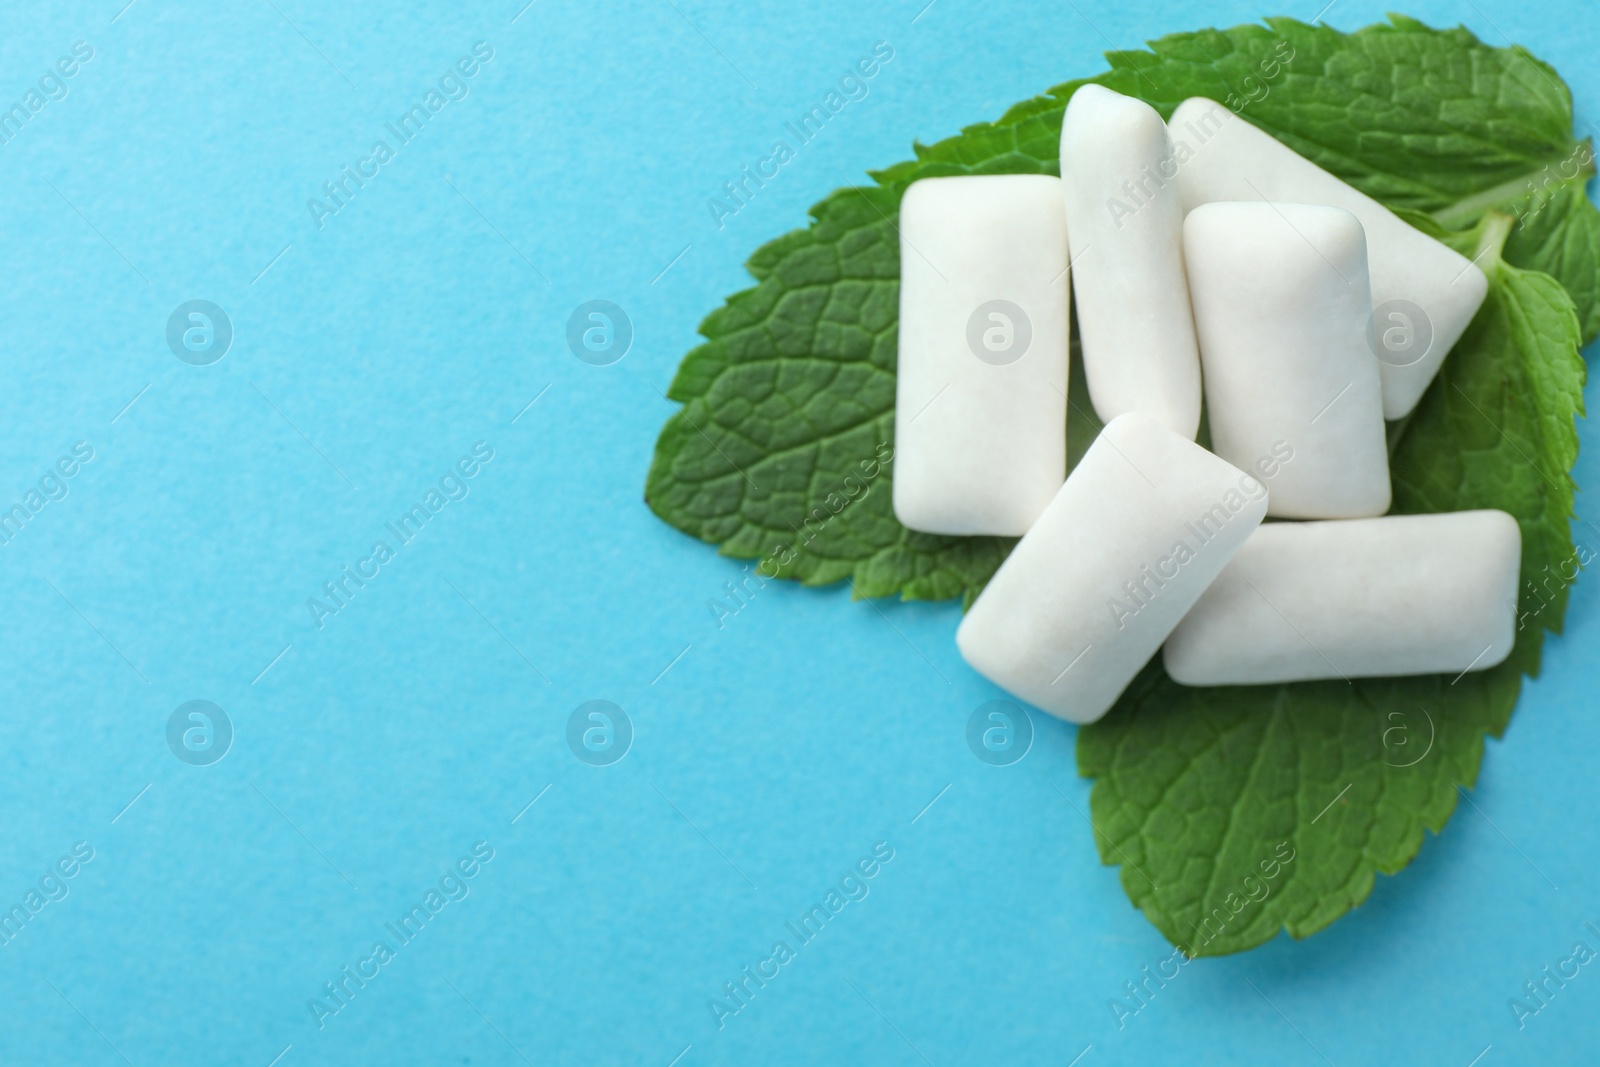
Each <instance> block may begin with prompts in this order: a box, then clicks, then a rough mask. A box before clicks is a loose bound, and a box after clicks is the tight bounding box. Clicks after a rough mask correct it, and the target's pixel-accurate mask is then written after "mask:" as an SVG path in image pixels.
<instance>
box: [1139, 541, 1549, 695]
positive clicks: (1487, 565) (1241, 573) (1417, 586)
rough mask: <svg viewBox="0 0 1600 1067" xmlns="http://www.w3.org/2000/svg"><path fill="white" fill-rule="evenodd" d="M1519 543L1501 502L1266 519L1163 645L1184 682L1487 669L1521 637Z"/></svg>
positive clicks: (1174, 672)
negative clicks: (1497, 505) (1497, 506)
mask: <svg viewBox="0 0 1600 1067" xmlns="http://www.w3.org/2000/svg"><path fill="white" fill-rule="evenodd" d="M1521 555H1522V535H1521V531H1520V530H1519V529H1518V527H1517V523H1516V520H1515V519H1513V518H1512V517H1511V516H1510V515H1508V514H1506V513H1505V512H1503V511H1461V512H1454V513H1444V514H1434V515H1395V516H1388V517H1385V518H1379V519H1350V520H1343V521H1334V522H1279V523H1269V524H1267V525H1265V526H1262V527H1261V528H1260V529H1258V530H1256V532H1255V533H1254V534H1252V535H1251V537H1250V539H1249V540H1248V541H1247V542H1245V545H1244V547H1243V548H1241V549H1240V550H1239V552H1238V554H1237V555H1235V556H1234V557H1233V561H1232V562H1231V563H1229V564H1228V566H1227V569H1225V570H1224V571H1223V572H1222V574H1221V575H1220V576H1219V577H1218V578H1217V580H1216V582H1214V583H1213V584H1212V586H1211V587H1210V588H1209V589H1207V590H1206V592H1205V595H1204V596H1202V597H1201V598H1200V600H1199V602H1198V603H1197V604H1196V605H1195V607H1194V610H1193V611H1191V612H1190V613H1189V614H1188V615H1187V616H1186V617H1185V618H1184V620H1183V622H1182V623H1180V624H1179V625H1178V627H1177V629H1176V630H1174V631H1173V633H1172V636H1171V638H1170V639H1169V640H1168V641H1167V644H1166V648H1165V649H1164V650H1163V653H1162V657H1163V660H1164V662H1165V663H1166V668H1167V673H1168V674H1170V675H1171V676H1172V677H1173V679H1174V680H1175V681H1178V682H1181V683H1183V684H1184V685H1259V684H1265V683H1268V682H1298V681H1311V680H1314V679H1319V678H1345V679H1350V678H1363V677H1381V676H1389V675H1403V674H1440V673H1445V674H1451V675H1459V674H1464V673H1466V672H1467V671H1478V670H1486V669H1487V668H1489V667H1493V666H1495V665H1496V664H1498V663H1500V662H1501V661H1502V660H1504V659H1505V658H1506V656H1507V655H1509V654H1510V652H1511V646H1512V643H1513V641H1514V640H1515V638H1516V625H1515V624H1516V613H1517V583H1518V568H1519V564H1520V561H1521Z"/></svg>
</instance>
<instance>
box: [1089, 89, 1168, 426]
mask: <svg viewBox="0 0 1600 1067" xmlns="http://www.w3.org/2000/svg"><path fill="white" fill-rule="evenodd" d="M1177 178H1178V169H1177V162H1176V160H1174V159H1173V156H1172V147H1171V144H1170V142H1169V141H1168V139H1167V127H1166V124H1165V123H1163V122H1162V121H1161V116H1160V115H1158V114H1156V111H1155V109H1154V108H1152V107H1151V106H1150V105H1149V104H1146V103H1144V102H1143V101H1142V100H1135V99H1133V98H1132V97H1129V96H1123V95H1122V94H1121V93H1115V92H1112V91H1111V90H1110V89H1105V88H1102V87H1101V86H1098V85H1084V86H1082V87H1080V88H1079V89H1078V90H1077V92H1075V93H1073V94H1072V99H1071V100H1069V101H1068V102H1067V113H1066V117H1065V119H1064V120H1063V121H1062V124H1061V187H1062V191H1063V192H1064V193H1065V194H1066V203H1067V237H1068V240H1069V241H1070V242H1071V244H1072V287H1073V292H1074V295H1075V297H1076V299H1077V302H1078V334H1079V338H1080V340H1081V341H1082V344H1083V369H1084V374H1085V376H1086V377H1087V378H1088V380H1089V398H1090V400H1092V401H1093V402H1094V410H1095V412H1096V414H1098V415H1099V416H1100V418H1101V420H1102V421H1104V422H1109V421H1111V420H1112V419H1114V418H1116V417H1117V416H1118V415H1121V414H1123V413H1124V412H1128V411H1140V412H1143V413H1144V414H1146V415H1149V416H1150V417H1151V418H1153V419H1155V420H1156V421H1157V422H1159V423H1161V424H1162V425H1164V426H1166V427H1167V428H1168V429H1169V430H1172V431H1173V432H1174V433H1178V434H1182V435H1183V436H1184V437H1187V438H1189V440H1191V441H1192V440H1194V435H1195V431H1196V430H1197V429H1198V428H1199V426H1200V356H1199V352H1198V351H1197V349H1196V345H1195V337H1194V321H1193V319H1192V317H1191V315H1190V311H1189V287H1188V283H1187V282H1186V281H1185V279H1184V267H1183V248H1182V238H1183V202H1182V199H1181V198H1180V196H1179V193H1178V180H1177Z"/></svg>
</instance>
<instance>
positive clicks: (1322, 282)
mask: <svg viewBox="0 0 1600 1067" xmlns="http://www.w3.org/2000/svg"><path fill="white" fill-rule="evenodd" d="M1183 234H1184V252H1185V255H1186V257H1187V259H1188V264H1189V289H1190V292H1191V293H1192V295H1193V298H1194V316H1195V325H1196V327H1197V329H1198V331H1199V334H1200V361H1201V364H1202V365H1203V366H1204V368H1205V393H1206V411H1207V414H1208V416H1209V419H1210V427H1211V445H1212V449H1213V450H1214V451H1215V452H1216V453H1217V455H1219V456H1221V457H1222V458H1223V459H1225V460H1227V461H1228V462H1230V463H1233V464H1235V465H1237V466H1241V467H1249V466H1250V465H1251V464H1252V463H1253V462H1254V461H1255V460H1256V459H1257V458H1258V457H1260V456H1263V455H1268V454H1272V455H1275V456H1276V457H1278V458H1279V459H1280V460H1281V461H1282V462H1281V466H1279V467H1278V469H1277V470H1276V472H1274V473H1273V475H1272V477H1271V478H1270V480H1269V482H1268V485H1269V486H1270V488H1271V490H1272V506H1271V507H1270V508H1269V509H1268V511H1267V514H1269V515H1275V516H1279V517H1283V518H1295V519H1348V518H1361V517H1365V516H1370V515H1382V514H1383V513H1384V512H1385V511H1387V510H1389V452H1388V446H1387V442H1386V440H1385V437H1384V426H1383V396H1382V391H1381V387H1380V385H1379V380H1378V360H1377V358H1376V357H1375V356H1374V355H1373V354H1372V352H1371V351H1370V350H1369V349H1368V348H1367V343H1366V324H1367V319H1368V316H1369V314H1370V311H1371V306H1372V298H1371V296H1370V290H1369V289H1368V286H1367V246H1366V241H1365V239H1364V238H1363V236H1362V230H1361V223H1360V222H1358V221H1356V217H1355V216H1354V215H1352V214H1350V212H1348V211H1344V210H1342V209H1340V208H1335V207H1322V206H1319V205H1312V204H1269V203H1261V202H1259V201H1257V202H1253V203H1213V204H1202V205H1201V206H1200V207H1197V208H1195V209H1194V211H1192V212H1190V213H1189V217H1188V218H1187V219H1186V220H1184V224H1183ZM1261 473H1263V475H1265V473H1266V472H1265V471H1262V472H1261Z"/></svg>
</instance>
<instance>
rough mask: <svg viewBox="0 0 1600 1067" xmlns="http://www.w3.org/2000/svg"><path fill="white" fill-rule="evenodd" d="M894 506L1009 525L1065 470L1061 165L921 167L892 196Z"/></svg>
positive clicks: (1045, 498) (947, 519) (1025, 520)
mask: <svg viewBox="0 0 1600 1067" xmlns="http://www.w3.org/2000/svg"><path fill="white" fill-rule="evenodd" d="M900 236H901V241H900V327H899V329H900V340H899V343H900V351H899V367H898V374H897V378H896V384H895V463H894V483H893V484H894V492H893V497H894V511H895V516H896V517H897V518H898V519H899V520H900V522H901V523H903V524H904V525H906V526H908V527H910V528H911V529H913V530H921V531H924V532H927V533H939V534H968V535H971V534H994V535H1003V536H1017V535H1020V534H1023V533H1025V532H1027V530H1028V527H1029V526H1030V525H1032V523H1033V520H1034V519H1035V518H1037V517H1038V515H1039V513H1040V512H1041V511H1043V510H1044V508H1045V505H1046V504H1048V503H1049V502H1050V499H1051V498H1052V497H1053V496H1054V495H1055V492H1056V490H1057V489H1059V488H1060V487H1061V483H1062V480H1063V479H1064V478H1065V477H1066V469H1067V455H1066V431H1065V426H1066V411H1067V307H1068V292H1069V283H1070V280H1069V278H1068V276H1067V232H1066V212H1065V209H1064V207H1063V205H1062V193H1061V179H1059V178H1054V177H1050V176H1047V175H1038V174H1005V175H979V176H962V177H951V178H927V179H924V180H922V181H919V182H915V183H913V184H912V185H911V187H910V188H909V189H907V190H906V194H905V197H904V198H903V200H902V202H901V205H900Z"/></svg>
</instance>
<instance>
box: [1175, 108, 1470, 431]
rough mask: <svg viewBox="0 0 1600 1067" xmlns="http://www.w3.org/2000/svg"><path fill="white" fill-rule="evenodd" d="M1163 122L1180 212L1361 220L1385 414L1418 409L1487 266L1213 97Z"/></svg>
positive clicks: (1464, 321) (1459, 330)
mask: <svg viewBox="0 0 1600 1067" xmlns="http://www.w3.org/2000/svg"><path fill="white" fill-rule="evenodd" d="M1168 129H1169V130H1170V131H1171V136H1172V140H1173V150H1174V152H1175V154H1176V157H1177V160H1178V187H1179V191H1180V192H1181V193H1182V196H1183V207H1184V210H1185V211H1193V210H1194V209H1195V208H1196V207H1198V206H1199V205H1201V204H1206V203H1211V202H1214V201H1219V200H1275V201H1285V202H1290V203H1301V204H1326V205H1329V206H1331V207H1340V208H1344V209H1345V210H1346V211H1348V212H1350V213H1351V214H1352V215H1354V216H1355V217H1356V218H1358V219H1360V220H1361V225H1362V227H1363V228H1364V229H1365V230H1366V235H1367V254H1368V257H1369V269H1370V273H1371V278H1372V302H1373V305H1374V306H1373V320H1372V321H1373V328H1372V333H1371V344H1372V348H1373V350H1374V354H1375V355H1377V357H1378V358H1379V360H1380V365H1379V373H1380V376H1381V378H1382V381H1383V417H1384V418H1386V419H1398V418H1401V417H1402V416H1404V415H1406V414H1407V413H1409V412H1410V411H1411V409H1412V408H1414V407H1416V405H1417V401H1418V400H1419V399H1420V398H1421V396H1422V393H1423V390H1425V389H1426V388H1427V387H1428V383H1429V382H1431V381H1432V380H1433V376H1434V374H1435V373H1437V372H1438V370H1439V365H1440V364H1441V363H1443V362H1444V357H1445V355H1446V354H1448V353H1449V351H1450V348H1451V346H1453V345H1454V344H1455V343H1456V341H1457V340H1459V339H1460V337H1461V334H1462V332H1463V331H1464V330H1466V328H1467V325H1468V323H1470V322H1471V321H1472V317H1473V315H1475V314H1477V311H1478V308H1479V306H1480V305H1482V303H1483V300H1484V296H1485V295H1486V294H1487V293H1488V291H1489V280H1488V279H1487V278H1486V277H1484V274H1483V271H1481V270H1479V269H1478V268H1477V267H1476V266H1475V265H1473V263H1472V262H1471V261H1470V260H1468V259H1467V258H1466V257H1465V256H1463V255H1461V254H1460V253H1458V252H1456V251H1455V250H1453V249H1451V248H1447V247H1445V246H1444V245H1443V244H1441V243H1440V242H1438V241H1436V240H1434V239H1433V238H1432V237H1429V236H1428V235H1427V234H1425V233H1423V232H1422V231H1421V230H1418V229H1417V228H1416V227H1414V226H1412V225H1410V224H1409V223H1407V222H1405V221H1404V220H1403V219H1401V218H1400V217H1399V216H1398V215H1396V214H1395V213H1394V212H1392V211H1390V210H1389V209H1388V208H1386V207H1384V206H1383V205H1382V204H1380V203H1378V202H1377V201H1376V200H1374V199H1372V198H1371V197H1370V196H1367V195H1366V194H1365V193H1362V192H1360V191H1358V190H1357V189H1355V187H1353V186H1351V185H1349V184H1347V183H1345V182H1344V181H1341V180H1340V179H1338V178H1336V177H1334V176H1333V175H1332V174H1329V173H1328V172H1327V171H1325V170H1323V169H1322V168H1321V167H1319V166H1317V165H1316V164H1315V163H1313V162H1311V161H1310V160H1309V159H1306V158H1305V157H1304V156H1302V155H1300V154H1299V153H1297V152H1295V151H1294V150H1293V149H1291V148H1289V147H1288V146H1287V145H1284V144H1281V143H1280V142H1278V141H1277V140H1275V139H1274V138H1273V137H1272V136H1270V135H1269V134H1266V133H1264V132H1262V131H1261V130H1258V129H1256V128H1255V127H1254V126H1252V125H1250V123H1248V122H1246V121H1245V120H1244V119H1241V118H1239V117H1237V116H1235V115H1234V114H1233V113H1232V112H1230V111H1229V110H1228V109H1227V108H1225V107H1223V106H1222V105H1221V104H1218V103H1217V102H1215V101H1213V100H1207V99H1205V98H1203V97H1194V98H1192V99H1189V100H1186V101H1184V102H1183V103H1182V104H1180V105H1179V106H1178V109H1177V110H1176V111H1174V112H1173V114H1172V121H1171V122H1169V123H1168Z"/></svg>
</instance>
